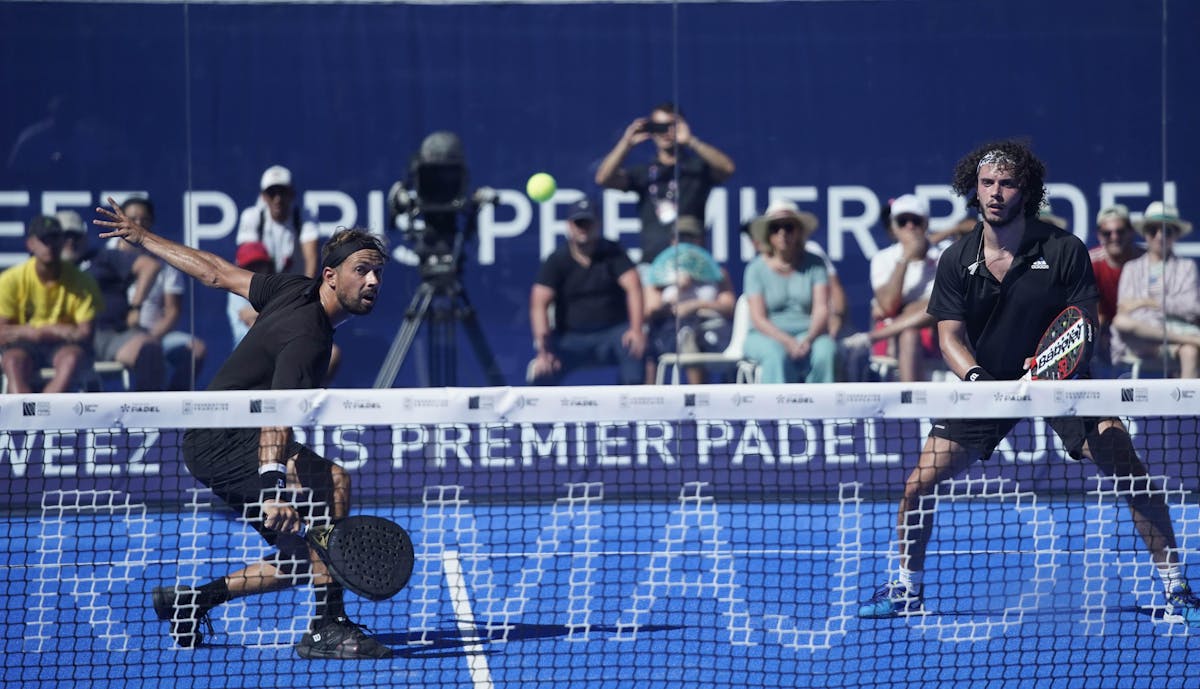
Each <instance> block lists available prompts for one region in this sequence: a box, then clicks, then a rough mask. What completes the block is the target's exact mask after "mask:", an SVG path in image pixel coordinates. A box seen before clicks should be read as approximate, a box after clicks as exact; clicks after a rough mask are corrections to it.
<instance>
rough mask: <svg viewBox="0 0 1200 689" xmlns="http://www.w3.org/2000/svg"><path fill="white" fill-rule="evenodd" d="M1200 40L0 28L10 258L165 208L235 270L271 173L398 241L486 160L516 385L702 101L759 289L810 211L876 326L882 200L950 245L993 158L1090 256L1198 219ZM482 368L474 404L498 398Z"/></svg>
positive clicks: (1059, 5) (423, 367) (259, 22)
mask: <svg viewBox="0 0 1200 689" xmlns="http://www.w3.org/2000/svg"><path fill="white" fill-rule="evenodd" d="M1164 15H1165V16H1164ZM1197 27H1200V4H1197V3H1194V2H1184V1H1182V0H1169V1H1168V2H1163V3H1158V2H1155V3H1147V2H1137V1H1134V0H1108V1H1104V2H1096V1H1094V0H1062V1H1059V2H1054V3H1044V2H1041V1H1039V0H1010V2H1007V3H1004V4H1003V5H1002V6H996V5H991V4H984V3H963V2H957V1H952V0H912V1H899V0H896V1H888V0H878V1H861V2H859V1H854V0H846V1H840V2H763V3H742V2H737V3H719V2H718V3H683V4H678V5H673V4H670V3H657V2H651V3H621V4H593V3H576V2H571V3H562V4H524V3H522V4H504V3H483V4H399V3H370V4H359V3H333V4H307V3H306V4H259V3H246V4H241V3H239V4H226V3H215V4H190V5H185V4H175V3H153V4H125V3H121V4H106V3H53V2H51V3H21V2H3V3H0V55H2V56H3V58H2V59H0V89H2V91H3V93H4V94H5V101H6V103H5V107H4V108H0V156H3V157H4V158H3V159H4V161H5V164H4V166H3V169H2V172H0V254H3V255H2V256H0V259H3V260H4V262H5V263H12V262H14V261H16V260H19V259H20V257H21V254H22V253H23V251H24V248H23V240H22V238H21V235H22V224H23V223H24V222H25V221H26V220H27V219H28V218H29V216H31V215H33V214H35V213H37V212H41V211H50V210H54V209H57V208H75V209H78V210H81V211H86V210H87V209H89V208H91V207H94V205H95V204H96V203H97V202H98V201H99V200H100V199H101V198H103V197H104V196H105V195H107V194H108V193H110V192H122V193H123V192H130V191H142V192H147V193H149V194H150V195H151V196H152V197H153V198H154V199H155V200H156V202H157V204H158V207H159V230H160V231H162V232H163V233H164V234H166V235H167V236H171V237H173V238H176V239H181V240H187V241H189V242H190V243H192V244H194V245H197V246H200V247H201V248H204V249H208V250H211V251H214V252H217V253H220V254H222V255H225V256H232V255H233V251H234V238H233V233H234V231H235V229H236V219H237V211H238V210H240V209H241V208H244V207H246V206H248V205H250V204H252V203H253V202H254V200H255V196H256V192H257V183H258V177H259V175H260V174H261V172H262V170H263V169H264V168H265V167H267V166H268V165H271V164H274V163H280V164H284V165H287V166H288V167H290V168H291V169H292V170H293V172H294V174H295V176H296V179H297V184H298V187H299V189H300V191H301V193H302V194H303V195H304V201H305V203H306V204H307V205H308V206H309V207H310V208H312V209H313V210H314V211H315V212H316V213H317V215H318V218H319V219H320V221H321V222H322V225H323V231H324V232H326V233H328V232H331V231H332V230H333V228H334V227H336V226H338V225H348V224H359V225H365V226H370V227H373V228H375V229H380V230H382V227H383V224H384V212H383V207H384V203H383V197H384V194H385V192H386V190H387V189H388V187H389V186H390V185H391V184H392V182H393V181H395V180H397V179H400V178H402V177H403V176H404V175H405V170H406V167H407V163H408V160H409V157H410V156H411V155H412V153H413V152H414V151H415V150H416V148H417V146H418V145H419V143H420V141H421V140H422V138H424V137H425V136H426V135H427V134H429V133H430V132H432V131H435V130H441V129H448V130H452V131H455V132H457V133H459V134H460V135H461V137H462V138H463V140H464V142H465V144H466V148H467V158H468V162H469V166H470V170H471V177H472V183H473V184H474V185H476V186H482V185H487V186H491V187H494V188H496V189H498V190H500V192H501V193H500V197H499V203H498V204H497V205H496V207H495V208H489V209H486V210H485V211H484V212H483V213H482V214H481V218H480V236H479V238H478V241H477V242H475V243H474V244H473V245H471V246H470V247H469V248H468V260H467V265H466V268H465V271H464V282H465V285H466V288H467V291H468V293H469V294H470V295H471V297H472V299H473V301H474V303H475V305H476V306H477V307H478V310H479V313H480V318H481V321H482V323H483V325H484V328H485V330H486V331H487V333H488V339H489V341H490V343H491V345H492V347H493V349H494V350H495V351H496V354H497V358H498V361H499V364H500V366H501V368H502V369H503V371H504V373H505V375H506V377H507V379H508V382H510V383H517V382H519V381H520V379H521V378H522V376H523V371H524V366H525V363H526V362H527V360H528V359H529V357H530V354H531V350H530V338H529V329H528V316H527V298H528V291H529V287H530V284H531V282H532V279H533V276H534V274H535V272H536V270H537V266H538V263H539V260H540V258H541V257H542V256H543V255H545V254H546V253H547V252H548V251H549V250H550V249H551V248H553V246H554V245H555V243H556V242H557V241H559V240H560V239H561V232H562V229H563V223H562V222H561V220H559V218H560V217H561V213H562V209H563V208H564V207H565V205H566V204H567V203H569V201H570V200H572V198H573V194H575V193H577V192H584V193H590V194H596V193H598V192H599V190H598V189H596V188H595V186H594V184H593V182H592V178H593V175H594V172H595V169H596V166H597V165H598V163H599V161H600V159H601V158H602V157H603V156H604V155H605V153H607V152H608V150H609V149H610V148H611V147H612V145H613V144H614V143H615V142H616V140H617V139H618V137H619V136H620V134H621V132H622V131H623V130H624V128H625V126H626V125H627V124H628V123H629V122H630V121H631V120H632V119H633V118H634V117H637V116H639V115H643V114H645V113H646V112H647V111H648V110H649V109H650V107H651V106H652V105H654V104H656V103H658V102H660V101H663V100H676V101H678V102H679V103H680V104H681V105H682V107H683V109H684V112H685V114H686V115H687V117H688V119H689V121H690V123H691V124H692V127H693V129H694V131H695V132H696V134H697V135H698V136H699V137H701V138H703V139H704V140H706V141H708V142H710V143H713V144H715V145H716V146H718V147H720V148H721V149H723V150H724V151H726V152H727V153H728V154H729V155H730V156H731V157H732V158H733V159H734V160H735V161H736V163H737V172H736V174H735V175H734V176H733V177H732V178H731V179H730V180H729V181H728V182H727V183H726V184H725V185H724V186H723V187H722V188H720V189H718V190H717V191H716V192H715V193H714V196H713V198H712V199H710V206H709V217H708V224H709V226H710V232H711V234H710V237H711V243H712V247H713V250H714V253H716V254H717V256H718V258H720V259H722V260H724V261H726V262H727V264H728V265H729V268H730V271H731V272H732V273H733V275H734V276H735V280H737V281H738V282H739V283H740V275H741V270H742V266H743V264H744V261H745V259H746V258H748V257H749V255H750V247H749V246H748V245H747V244H746V243H744V242H743V241H742V240H741V239H740V238H739V237H738V235H737V232H736V228H737V224H738V223H739V221H741V220H743V219H745V218H748V217H750V216H752V215H753V214H754V213H755V211H759V210H761V209H762V208H763V207H764V206H765V205H766V203H767V202H768V200H769V199H771V198H773V197H780V196H783V197H789V198H793V199H795V200H797V201H798V202H799V203H800V204H801V205H802V206H804V207H805V208H808V209H810V210H812V211H813V212H815V213H816V214H817V215H818V216H819V217H820V218H821V220H822V227H821V229H820V231H819V232H818V234H817V236H816V239H818V241H820V242H821V243H822V244H823V245H824V246H825V247H826V248H827V249H828V250H829V252H830V253H831V255H832V256H833V258H834V259H835V261H836V262H837V265H838V269H839V272H840V274H841V275H842V279H843V281H844V282H845V283H846V285H847V288H848V290H849V292H850V296H851V301H852V317H853V318H854V320H855V321H856V323H857V324H858V325H859V326H860V327H863V326H865V325H866V320H867V308H868V307H867V302H868V300H869V296H870V290H869V285H868V280H867V262H868V260H869V257H870V256H871V255H872V254H873V253H874V252H875V251H876V250H877V249H878V248H882V247H883V246H884V245H886V242H887V240H886V236H885V234H884V232H883V230H882V229H881V228H880V227H878V226H877V224H876V223H875V222H874V221H875V218H876V217H877V213H878V207H879V206H878V204H879V203H880V202H883V201H885V200H886V199H888V198H889V197H895V196H897V195H899V194H901V193H905V192H911V191H918V192H919V193H923V194H925V195H927V196H929V197H930V198H931V200H932V202H933V206H932V207H933V215H934V216H935V223H934V224H935V227H937V226H943V225H948V224H951V223H953V222H954V221H955V220H957V219H959V218H961V217H962V215H963V213H964V211H963V208H962V205H961V203H955V202H954V201H953V200H952V198H951V196H950V194H949V192H948V189H947V184H948V180H949V176H950V170H951V168H952V166H953V164H954V162H955V160H957V158H958V157H959V156H960V155H962V154H963V153H964V152H966V151H967V150H969V149H970V148H972V147H974V146H975V145H977V144H979V143H982V142H984V141H986V140H990V139H994V138H999V137H1009V136H1024V137H1028V138H1029V139H1030V140H1032V142H1033V144H1034V146H1035V148H1036V149H1037V151H1038V152H1039V154H1040V155H1041V156H1042V157H1043V159H1044V160H1045V161H1046V162H1047V165H1048V168H1049V173H1050V182H1051V186H1050V192H1051V198H1052V201H1053V210H1054V212H1055V213H1056V214H1057V215H1061V216H1064V217H1066V218H1068V219H1069V220H1070V221H1071V222H1072V226H1073V229H1074V230H1075V231H1076V232H1077V233H1078V234H1080V235H1081V236H1085V237H1086V238H1087V240H1088V241H1089V243H1091V242H1092V241H1094V237H1093V235H1092V233H1091V227H1090V225H1091V221H1092V219H1093V217H1094V215H1095V212H1096V210H1097V209H1098V208H1099V207H1100V206H1101V205H1102V204H1105V203H1108V202H1111V201H1114V200H1116V201H1121V202H1124V203H1127V204H1128V205H1130V206H1131V207H1132V208H1134V209H1135V210H1137V209H1141V208H1144V207H1145V206H1146V204H1147V203H1148V202H1149V201H1150V200H1152V199H1153V198H1159V197H1161V196H1163V195H1166V197H1167V198H1168V199H1174V200H1175V201H1176V202H1177V203H1178V204H1179V205H1180V206H1181V209H1182V211H1183V214H1184V216H1185V217H1189V218H1192V219H1194V216H1196V215H1197V210H1198V209H1200V203H1197V201H1196V198H1197V193H1196V192H1197V189H1198V187H1200V171H1198V169H1197V164H1196V161H1197V160H1198V159H1200V133H1198V132H1197V131H1196V128H1195V127H1189V126H1188V124H1189V121H1190V119H1191V118H1190V115H1192V114H1193V113H1194V112H1195V111H1196V110H1197V107H1196V106H1197V103H1196V98H1197V95H1196V89H1195V88H1194V78H1195V77H1194V75H1195V74H1196V73H1197V71H1198V69H1200V46H1198V45H1197V44H1196V42H1195V41H1194V40H1192V38H1193V37H1194V34H1195V30H1196V28H1197ZM649 155H650V151H649V150H648V149H647V150H638V151H635V153H634V154H633V155H632V156H631V160H640V159H644V158H646V157H648V156H649ZM539 170H545V171H548V172H551V173H553V174H554V175H555V176H556V177H557V178H558V180H559V185H560V190H561V191H560V193H559V195H558V196H557V197H556V198H555V199H554V201H553V202H552V203H549V204H544V205H542V206H538V205H536V204H532V203H531V202H530V201H529V200H528V199H527V198H526V197H524V196H523V194H522V193H521V192H520V190H521V189H522V188H523V187H524V181H525V179H526V178H527V177H528V176H529V175H530V174H531V173H533V172H535V171H539ZM86 215H87V216H88V217H90V216H91V215H92V214H91V213H90V212H88V213H86ZM604 221H605V224H606V228H607V232H609V233H610V235H612V236H614V237H617V238H619V239H620V240H621V241H622V242H624V243H626V244H627V245H629V246H631V247H632V246H636V244H637V239H636V232H637V222H636V217H635V213H634V209H633V206H632V205H631V204H630V203H629V199H628V198H625V197H623V196H622V195H620V194H613V193H610V194H609V195H608V196H607V197H606V198H605V218H604ZM388 235H389V240H390V241H391V242H392V243H393V245H395V246H396V247H402V246H403V245H404V241H403V238H402V237H401V236H400V234H399V233H397V232H389V233H388ZM1198 249H1200V244H1196V243H1188V242H1184V243H1182V244H1181V251H1182V252H1183V253H1186V254H1188V255H1200V251H1198ZM395 254H396V256H397V258H398V259H400V261H398V262H397V263H396V264H395V265H392V266H391V267H390V268H389V269H388V273H387V276H386V288H385V289H386V293H385V300H386V301H385V303H384V304H381V306H380V307H379V308H378V309H377V310H376V312H375V313H374V314H373V315H371V316H369V317H367V318H362V319H357V320H355V321H352V322H350V323H349V324H347V325H346V326H344V328H343V331H344V332H341V333H339V340H340V341H341V343H342V345H343V347H344V349H345V351H346V357H345V364H344V366H343V369H342V371H341V372H340V374H339V377H338V379H337V381H336V385H338V386H340V387H360V386H361V387H365V386H369V385H371V383H372V381H373V380H374V378H375V374H376V372H377V371H378V369H379V366H380V363H381V361H382V360H383V356H384V353H385V351H386V349H387V346H388V345H389V344H390V342H391V341H392V338H393V336H394V335H395V333H396V331H397V329H398V328H399V325H400V322H401V319H402V317H403V312H404V307H405V305H406V304H407V303H408V300H409V298H410V297H411V295H412V292H413V290H414V289H415V288H416V286H417V285H418V283H419V278H418V276H417V273H416V271H415V269H414V268H413V267H412V266H410V265H406V264H405V263H404V262H402V261H403V260H405V259H406V256H405V252H404V251H403V250H398V251H396V252H395ZM191 299H192V300H193V301H192V306H191V308H190V310H189V320H192V319H194V323H195V326H194V327H195V328H196V330H197V332H198V333H199V334H200V335H201V336H202V337H204V338H205V339H206V340H207V341H208V342H209V344H210V349H211V351H212V357H213V360H214V361H220V360H222V359H223V358H224V357H225V356H226V355H227V353H228V351H229V334H228V327H227V325H226V322H225V315H224V304H225V302H224V296H223V295H218V294H215V293H213V292H212V291H210V290H203V289H201V290H197V291H195V292H194V294H193V295H192V296H191ZM461 350H462V351H461V352H460V357H459V363H460V372H459V383H460V384H463V385H478V384H482V383H483V382H484V379H483V376H482V373H481V371H480V370H479V367H478V365H477V364H476V362H475V360H474V357H473V356H471V355H470V352H469V349H468V348H467V347H466V346H465V345H464V346H463V347H462V348H461ZM427 365H428V361H427V358H426V353H425V351H424V348H423V347H422V346H421V342H418V344H417V346H416V347H414V348H413V351H412V353H411V354H410V356H409V357H408V360H407V361H406V363H405V366H404V367H403V368H402V370H401V372H400V375H399V377H398V378H397V384H398V385H406V386H407V385H424V384H428V382H429V378H428V372H427ZM214 370H215V364H214V365H211V366H210V367H209V368H208V370H207V371H206V374H205V376H204V378H203V379H202V381H201V383H202V384H203V383H204V382H206V380H207V378H208V377H210V376H211V373H212V371H214ZM577 380H578V382H587V381H588V380H589V378H587V377H582V378H579V379H577Z"/></svg>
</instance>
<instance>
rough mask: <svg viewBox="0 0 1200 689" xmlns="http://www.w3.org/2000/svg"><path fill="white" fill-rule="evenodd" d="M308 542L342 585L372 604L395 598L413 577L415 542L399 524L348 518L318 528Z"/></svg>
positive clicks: (308, 535)
mask: <svg viewBox="0 0 1200 689" xmlns="http://www.w3.org/2000/svg"><path fill="white" fill-rule="evenodd" d="M304 540H305V541H307V542H308V544H309V545H310V546H312V547H313V549H314V550H316V551H317V554H318V555H320V556H321V560H323V561H324V562H325V564H326V565H327V566H328V567H329V573H330V574H332V575H333V578H334V579H336V580H337V582H338V583H339V584H341V585H342V586H344V587H346V589H348V590H350V591H353V592H354V593H356V594H358V595H360V596H362V597H363V598H367V599H369V600H384V599H387V598H391V597H392V596H394V595H396V594H397V593H399V592H400V589H402V588H404V586H405V585H406V584H408V578H409V577H410V576H411V575H412V570H413V545H412V539H410V538H409V537H408V532H406V531H405V530H404V529H403V528H401V527H400V525H399V524H397V523H395V522H392V521H389V520H387V519H384V518H382V517H371V516H356V517H346V518H345V519H339V520H338V521H336V522H334V523H333V524H331V525H325V526H315V527H312V528H310V529H308V530H307V531H306V532H305V533H304Z"/></svg>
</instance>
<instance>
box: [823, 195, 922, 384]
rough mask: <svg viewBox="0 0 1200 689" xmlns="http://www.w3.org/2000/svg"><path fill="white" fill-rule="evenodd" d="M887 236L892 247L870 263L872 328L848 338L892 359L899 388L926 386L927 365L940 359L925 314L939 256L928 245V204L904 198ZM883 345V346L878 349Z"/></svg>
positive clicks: (890, 217)
mask: <svg viewBox="0 0 1200 689" xmlns="http://www.w3.org/2000/svg"><path fill="white" fill-rule="evenodd" d="M887 228H888V234H889V235H890V236H891V237H892V239H893V240H894V242H893V243H892V245H891V246H889V247H887V248H885V249H883V250H882V251H880V252H879V253H877V254H875V255H874V256H872V257H871V289H872V290H873V292H874V299H873V300H872V302H871V320H872V321H873V322H874V323H875V328H874V329H873V330H871V332H869V333H858V334H856V335H854V336H852V338H847V340H846V342H845V344H846V346H847V347H852V346H856V345H858V344H859V343H861V344H864V345H870V346H872V347H882V351H876V353H878V354H884V355H890V356H893V357H895V358H896V361H897V372H898V373H899V377H900V380H901V381H903V382H912V381H918V380H927V375H926V372H925V362H926V360H928V359H937V358H940V357H939V353H938V348H937V336H936V334H935V333H934V331H933V325H934V319H933V316H931V315H929V314H928V313H926V311H925V309H926V307H927V306H928V305H929V295H930V294H931V293H932V292H933V278H934V275H935V274H936V273H937V263H938V256H940V255H941V251H940V250H939V249H938V248H937V247H936V246H935V245H933V244H932V243H931V242H930V241H929V236H928V234H927V233H928V230H929V202H928V201H926V200H925V199H923V198H921V197H919V196H916V195H914V194H904V195H902V196H900V197H899V198H897V199H895V200H894V201H892V202H891V204H890V205H889V212H888V214H887ZM880 343H882V344H880Z"/></svg>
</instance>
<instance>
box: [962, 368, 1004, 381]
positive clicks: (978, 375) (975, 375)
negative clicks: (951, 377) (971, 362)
mask: <svg viewBox="0 0 1200 689" xmlns="http://www.w3.org/2000/svg"><path fill="white" fill-rule="evenodd" d="M963 380H965V381H967V382H970V383H974V382H975V381H977V380H996V379H995V378H993V377H992V374H990V373H988V372H987V371H985V370H983V367H982V366H972V367H971V368H970V369H968V370H967V374H966V375H965V376H963Z"/></svg>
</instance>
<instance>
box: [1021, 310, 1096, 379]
mask: <svg viewBox="0 0 1200 689" xmlns="http://www.w3.org/2000/svg"><path fill="white" fill-rule="evenodd" d="M1092 337H1093V328H1092V321H1091V319H1089V318H1088V316H1087V314H1086V313H1084V312H1083V310H1082V309H1080V308H1079V307H1078V306H1068V307H1067V308H1065V309H1063V310H1062V313H1060V314H1058V315H1057V316H1055V317H1054V320H1053V321H1051V322H1050V326H1049V327H1047V328H1046V332H1045V333H1043V334H1042V339H1041V340H1040V341H1038V346H1037V353H1036V354H1034V355H1033V365H1032V366H1030V367H1029V370H1028V371H1027V372H1026V373H1025V376H1024V377H1023V378H1022V380H1066V379H1067V378H1074V377H1075V376H1076V375H1078V374H1079V372H1080V371H1081V370H1082V369H1083V368H1084V367H1085V365H1086V364H1087V362H1088V360H1089V359H1091V357H1092Z"/></svg>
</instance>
